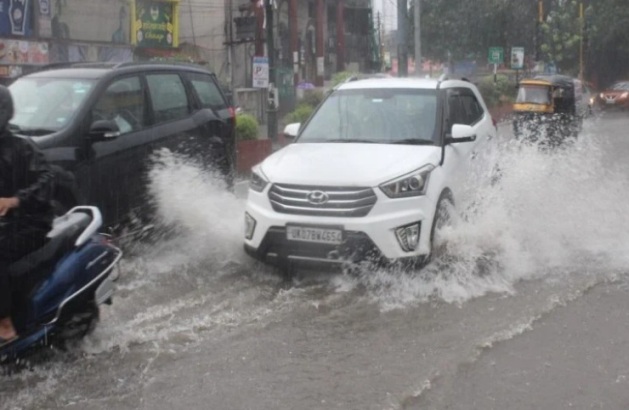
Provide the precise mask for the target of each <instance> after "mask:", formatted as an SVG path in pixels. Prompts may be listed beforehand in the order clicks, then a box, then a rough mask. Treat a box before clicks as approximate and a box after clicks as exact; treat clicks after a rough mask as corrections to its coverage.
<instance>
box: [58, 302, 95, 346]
mask: <svg viewBox="0 0 629 410" xmlns="http://www.w3.org/2000/svg"><path fill="white" fill-rule="evenodd" d="M99 319H100V310H99V308H98V306H96V303H94V302H90V303H88V304H87V305H86V306H85V307H84V308H83V309H81V310H80V311H78V312H74V313H72V314H71V315H69V316H68V317H66V318H62V319H61V323H60V330H59V333H58V337H59V339H60V340H61V341H63V342H67V341H74V340H80V339H82V338H84V337H85V336H87V335H89V334H90V333H92V332H93V331H94V329H95V328H96V325H97V324H98V321H99Z"/></svg>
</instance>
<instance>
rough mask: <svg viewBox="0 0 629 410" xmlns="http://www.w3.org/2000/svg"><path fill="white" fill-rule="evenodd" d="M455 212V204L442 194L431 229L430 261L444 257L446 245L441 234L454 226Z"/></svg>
mask: <svg viewBox="0 0 629 410" xmlns="http://www.w3.org/2000/svg"><path fill="white" fill-rule="evenodd" d="M453 210H454V203H453V201H452V199H451V198H450V197H449V196H448V195H447V194H442V195H441V198H440V199H439V202H438V203H437V209H436V210H435V217H434V218H433V220H432V227H431V229H430V255H429V257H428V260H429V261H430V260H432V259H434V258H435V257H439V256H442V255H443V254H444V253H445V252H446V243H445V242H444V241H443V238H442V237H441V233H442V230H443V228H445V227H447V226H450V225H451V224H452V215H453Z"/></svg>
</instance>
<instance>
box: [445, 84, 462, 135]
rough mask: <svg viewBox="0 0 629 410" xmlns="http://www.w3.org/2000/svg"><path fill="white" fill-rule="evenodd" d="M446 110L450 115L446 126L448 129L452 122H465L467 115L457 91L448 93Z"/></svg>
mask: <svg viewBox="0 0 629 410" xmlns="http://www.w3.org/2000/svg"><path fill="white" fill-rule="evenodd" d="M448 112H449V117H450V124H449V126H448V128H449V129H450V130H452V126H453V125H454V124H467V116H466V114H465V110H464V109H463V104H462V102H461V98H460V96H459V95H458V93H455V92H451V93H450V94H449V95H448Z"/></svg>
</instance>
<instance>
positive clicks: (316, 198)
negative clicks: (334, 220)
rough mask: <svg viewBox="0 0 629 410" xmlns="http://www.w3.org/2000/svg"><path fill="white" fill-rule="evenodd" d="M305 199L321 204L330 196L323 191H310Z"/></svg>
mask: <svg viewBox="0 0 629 410" xmlns="http://www.w3.org/2000/svg"><path fill="white" fill-rule="evenodd" d="M306 199H308V202H310V203H311V204H313V205H323V204H325V203H326V202H328V201H329V200H330V196H329V195H328V194H327V193H326V192H323V191H312V192H310V193H309V194H308V196H307V197H306Z"/></svg>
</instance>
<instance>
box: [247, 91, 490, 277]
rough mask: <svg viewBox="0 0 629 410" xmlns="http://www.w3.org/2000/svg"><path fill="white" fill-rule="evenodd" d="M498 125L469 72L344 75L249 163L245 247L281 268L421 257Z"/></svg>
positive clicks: (407, 262) (407, 261)
mask: <svg viewBox="0 0 629 410" xmlns="http://www.w3.org/2000/svg"><path fill="white" fill-rule="evenodd" d="M496 132H497V130H496V127H495V124H494V122H493V119H492V117H491V115H490V113H489V111H488V109H487V106H486V105H485V102H484V101H483V98H482V96H481V94H480V93H479V91H478V89H477V88H476V86H475V85H473V84H472V83H470V82H469V81H461V80H449V79H447V78H442V79H440V80H437V79H412V78H405V79H402V78H382V79H364V80H360V79H358V80H355V81H348V82H346V83H343V84H341V85H339V86H338V87H336V88H335V89H334V90H333V91H332V92H331V93H330V95H328V96H327V98H326V99H325V100H324V101H323V102H322V103H321V105H319V107H318V109H317V111H316V112H315V113H314V114H313V115H312V116H311V117H310V119H309V120H308V122H307V123H305V124H303V126H300V125H299V124H290V125H288V126H287V127H286V129H285V131H284V133H285V134H288V135H292V136H293V137H296V139H295V141H294V143H292V144H289V145H287V146H286V147H284V148H283V149H281V150H279V151H277V152H275V153H274V154H272V155H271V156H269V157H268V158H266V159H265V160H264V161H263V162H262V163H261V164H259V165H258V166H256V167H254V169H253V173H252V177H251V180H250V189H249V194H248V199H247V203H246V210H245V232H244V248H245V251H246V252H247V253H248V254H249V255H251V256H253V257H254V258H256V259H259V260H262V261H264V262H266V263H270V264H277V265H279V266H280V268H281V269H282V270H283V272H284V273H289V274H290V272H291V270H292V269H293V267H295V266H300V265H306V266H307V265H313V264H314V265H322V264H323V265H327V266H332V265H337V266H338V265H342V264H344V263H347V262H350V263H354V262H360V261H365V260H366V261H369V262H374V263H377V264H380V263H384V264H389V262H390V261H395V263H396V264H398V263H401V264H402V265H404V266H421V265H422V264H423V263H424V262H425V261H426V260H428V258H429V256H430V255H431V253H432V252H433V250H434V238H435V232H436V229H437V228H438V227H439V226H441V225H443V224H444V223H446V221H447V218H448V212H449V209H450V208H451V206H452V205H454V204H455V203H456V201H458V200H460V199H461V198H462V197H464V196H466V194H470V193H472V192H473V190H474V186H475V183H477V180H476V179H474V178H473V177H471V175H474V173H473V172H472V171H473V170H474V169H475V167H476V166H478V165H480V164H483V162H484V158H485V155H486V153H487V148H488V147H487V145H488V141H489V140H490V139H492V138H494V137H495V136H496ZM297 134H298V135H297ZM470 178H472V179H470Z"/></svg>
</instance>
